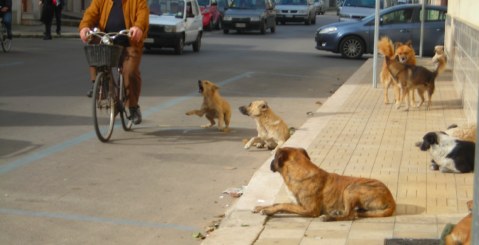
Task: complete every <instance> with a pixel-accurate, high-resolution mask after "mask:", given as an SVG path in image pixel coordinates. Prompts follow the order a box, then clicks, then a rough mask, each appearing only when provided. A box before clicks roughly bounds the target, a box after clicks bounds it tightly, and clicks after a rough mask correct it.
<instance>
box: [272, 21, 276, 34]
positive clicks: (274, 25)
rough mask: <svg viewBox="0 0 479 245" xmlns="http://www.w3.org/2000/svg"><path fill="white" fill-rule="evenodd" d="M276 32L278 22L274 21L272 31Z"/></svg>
mask: <svg viewBox="0 0 479 245" xmlns="http://www.w3.org/2000/svg"><path fill="white" fill-rule="evenodd" d="M275 32H276V23H273V26H272V27H271V33H275Z"/></svg>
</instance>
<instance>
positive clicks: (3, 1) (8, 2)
mask: <svg viewBox="0 0 479 245" xmlns="http://www.w3.org/2000/svg"><path fill="white" fill-rule="evenodd" d="M0 17H1V18H2V19H3V20H2V21H3V23H5V27H6V28H7V38H8V39H12V36H13V35H12V0H0Z"/></svg>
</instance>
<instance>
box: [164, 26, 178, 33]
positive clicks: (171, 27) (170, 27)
mask: <svg viewBox="0 0 479 245" xmlns="http://www.w3.org/2000/svg"><path fill="white" fill-rule="evenodd" d="M165 32H176V26H165Z"/></svg>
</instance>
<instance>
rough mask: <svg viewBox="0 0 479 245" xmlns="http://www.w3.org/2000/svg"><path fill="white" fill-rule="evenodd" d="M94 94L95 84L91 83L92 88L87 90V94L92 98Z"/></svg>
mask: <svg viewBox="0 0 479 245" xmlns="http://www.w3.org/2000/svg"><path fill="white" fill-rule="evenodd" d="M92 95H93V84H92V85H91V88H90V90H88V91H87V92H86V96H87V97H89V98H91V96H92Z"/></svg>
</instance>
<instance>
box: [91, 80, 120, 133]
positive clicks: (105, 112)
mask: <svg viewBox="0 0 479 245" xmlns="http://www.w3.org/2000/svg"><path fill="white" fill-rule="evenodd" d="M114 90H115V88H114V85H113V81H112V79H111V76H110V74H109V73H107V72H103V71H102V72H99V73H98V75H97V76H96V79H95V84H94V86H93V125H94V127H95V133H96V136H97V137H98V139H99V140H100V141H101V142H107V141H108V140H109V139H110V137H111V134H112V133H113V128H114V123H115V109H116V108H115V93H114Z"/></svg>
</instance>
